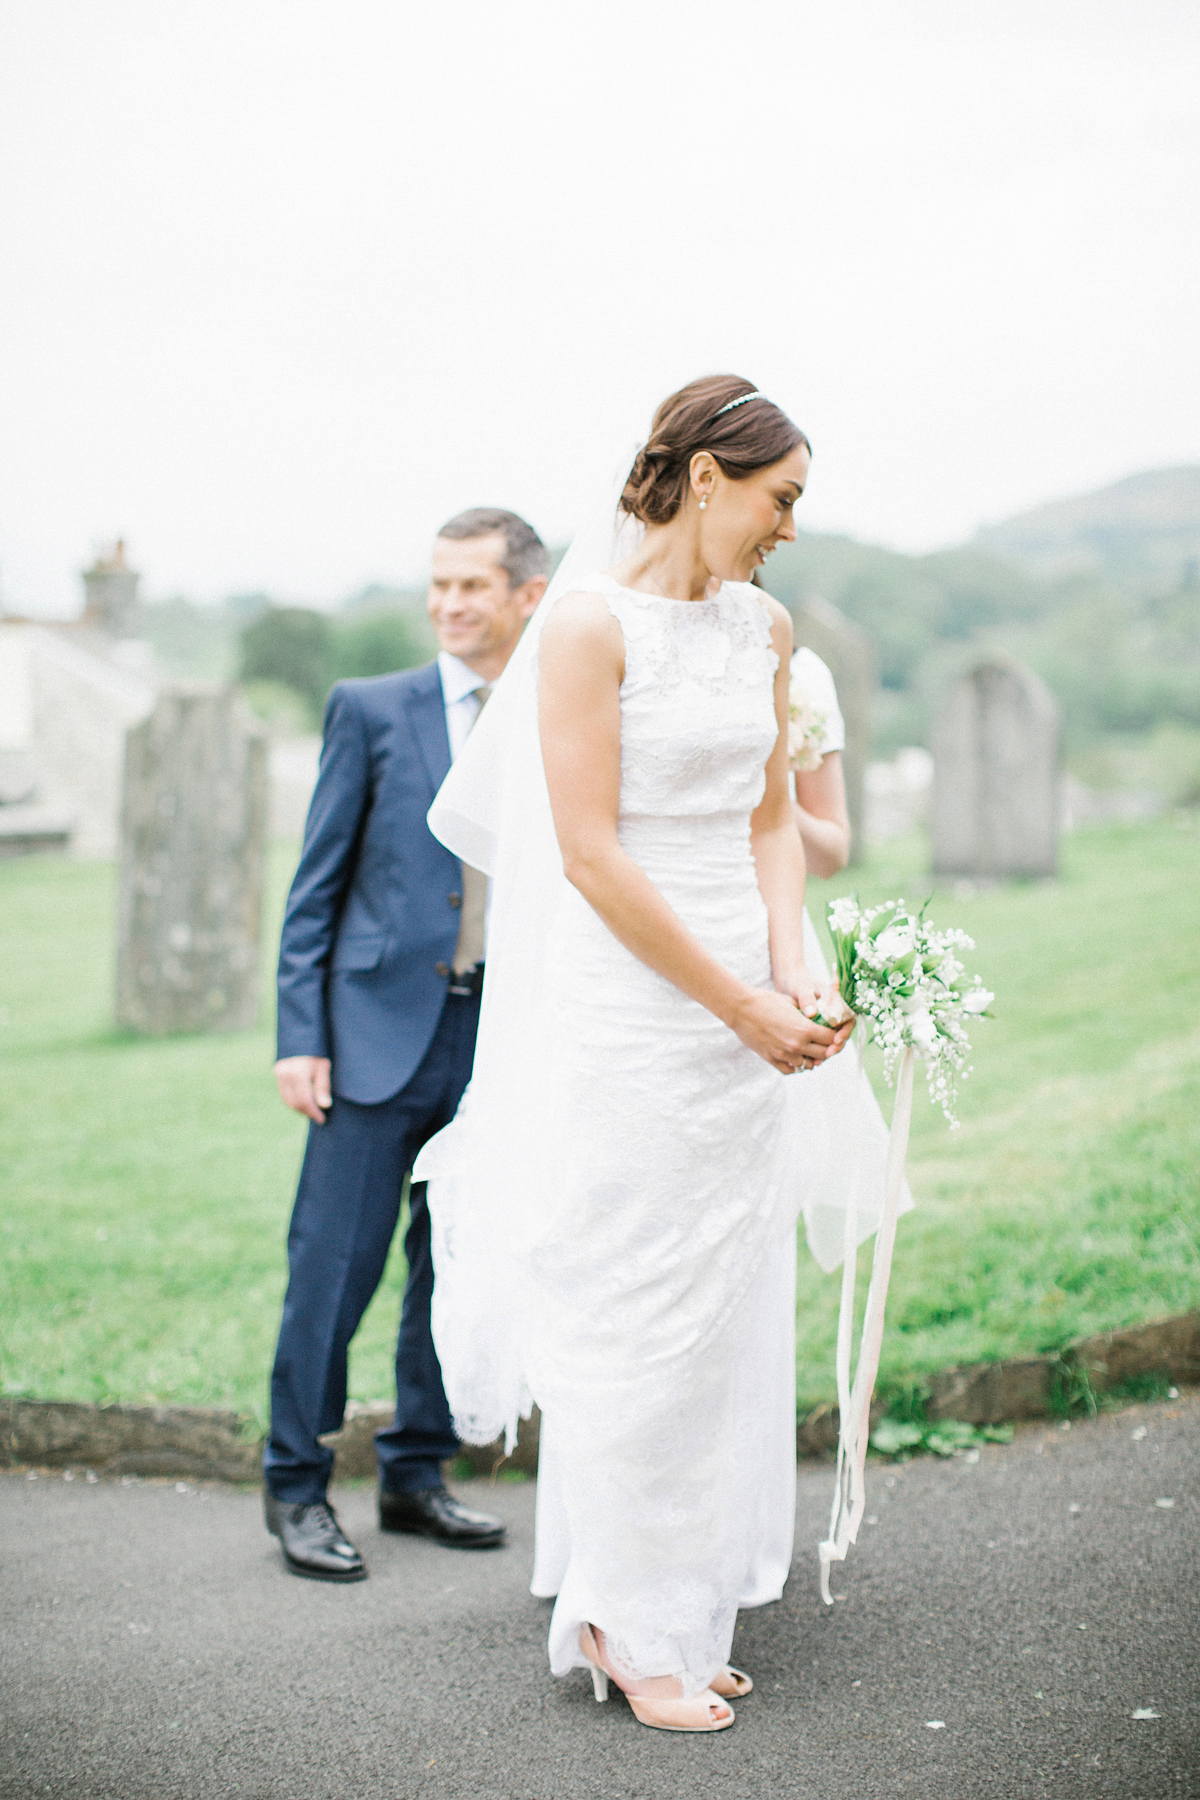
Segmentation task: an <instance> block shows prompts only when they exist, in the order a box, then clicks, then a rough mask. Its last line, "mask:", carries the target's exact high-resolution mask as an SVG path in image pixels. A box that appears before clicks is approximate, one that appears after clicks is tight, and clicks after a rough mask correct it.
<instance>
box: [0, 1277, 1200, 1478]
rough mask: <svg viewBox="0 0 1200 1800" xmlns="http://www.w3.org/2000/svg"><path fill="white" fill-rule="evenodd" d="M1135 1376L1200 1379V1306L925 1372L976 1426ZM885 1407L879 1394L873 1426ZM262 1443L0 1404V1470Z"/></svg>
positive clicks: (149, 1465)
mask: <svg viewBox="0 0 1200 1800" xmlns="http://www.w3.org/2000/svg"><path fill="white" fill-rule="evenodd" d="M1139 1376H1158V1377H1160V1378H1162V1379H1165V1380H1169V1381H1176V1382H1184V1383H1196V1382H1200V1311H1198V1312H1190V1313H1180V1314H1178V1315H1177V1316H1176V1317H1174V1318H1169V1319H1155V1320H1152V1321H1151V1322H1150V1323H1149V1324H1146V1325H1135V1326H1132V1327H1131V1328H1130V1329H1129V1330H1127V1331H1106V1332H1102V1333H1101V1334H1100V1335H1099V1336H1098V1337H1090V1338H1082V1339H1080V1340H1079V1342H1078V1343H1075V1344H1072V1345H1070V1346H1069V1347H1068V1348H1067V1349H1066V1350H1064V1351H1063V1353H1062V1355H1061V1356H1029V1357H1017V1358H1014V1359H1013V1360H1012V1361H1010V1362H993V1363H972V1364H968V1365H965V1366H964V1367H962V1368H954V1369H943V1370H942V1371H941V1372H940V1373H938V1374H936V1375H931V1376H930V1377H929V1378H928V1380H927V1382H926V1384H925V1385H926V1387H927V1390H928V1400H927V1404H926V1410H927V1412H928V1414H929V1416H930V1417H931V1418H934V1419H962V1420H964V1421H965V1422H966V1423H968V1424H972V1425H999V1424H1003V1423H1005V1422H1007V1421H1010V1420H1018V1419H1043V1418H1046V1417H1047V1416H1048V1415H1049V1414H1051V1413H1052V1412H1053V1410H1054V1405H1055V1401H1056V1399H1057V1395H1058V1391H1059V1389H1060V1388H1061V1385H1062V1383H1063V1382H1064V1381H1068V1382H1070V1381H1072V1380H1074V1381H1075V1382H1076V1383H1078V1384H1079V1385H1080V1386H1083V1385H1084V1384H1086V1385H1087V1386H1090V1388H1091V1390H1092V1392H1093V1393H1095V1394H1102V1393H1104V1392H1105V1391H1106V1390H1107V1389H1109V1388H1112V1387H1116V1386H1119V1385H1120V1384H1121V1383H1122V1382H1126V1381H1129V1380H1131V1379H1136V1378H1137V1377H1139ZM882 1412H883V1404H882V1402H880V1401H876V1402H875V1404H874V1406H873V1407H872V1408H871V1422H872V1424H874V1423H875V1421H876V1420H877V1419H878V1418H879V1417H880V1415H881V1414H882ZM391 1419H392V1408H391V1406H390V1405H389V1404H388V1403H387V1402H385V1401H375V1402H373V1403H371V1404H370V1405H360V1404H357V1403H354V1402H352V1403H351V1404H350V1405H349V1406H348V1407H347V1409H346V1422H345V1424H344V1425H343V1427H342V1429H341V1431H338V1432H334V1433H332V1434H331V1435H330V1436H329V1437H327V1438H325V1439H323V1440H322V1441H323V1442H324V1443H326V1444H328V1445H329V1447H330V1448H331V1449H332V1450H333V1452H334V1455H335V1458H336V1461H335V1465H334V1476H335V1479H339V1478H340V1479H342V1480H347V1479H351V1478H354V1477H364V1478H367V1479H370V1478H371V1477H373V1476H374V1474H375V1444H374V1437H375V1433H376V1431H378V1430H379V1429H380V1427H381V1426H384V1425H388V1424H390V1423H391ZM538 1425H539V1420H538V1414H537V1411H536V1409H535V1410H534V1415H533V1417H532V1419H523V1420H522V1421H521V1430H520V1435H519V1437H518V1441H517V1448H516V1450H515V1451H514V1453H513V1455H512V1456H511V1457H510V1458H507V1459H506V1458H505V1455H504V1445H503V1443H502V1442H497V1443H495V1444H489V1445H486V1446H484V1447H482V1448H481V1447H479V1446H477V1445H474V1444H464V1446H463V1449H462V1453H461V1454H462V1457H463V1458H465V1459H466V1461H467V1462H468V1463H469V1465H470V1467H471V1472H472V1473H473V1474H475V1475H485V1476H486V1475H494V1474H496V1473H497V1472H498V1471H499V1470H500V1469H501V1468H504V1469H505V1470H513V1471H519V1472H521V1473H523V1474H527V1475H532V1474H536V1472H537V1454H538ZM837 1433H838V1414H837V1408H836V1407H829V1406H818V1407H816V1408H815V1409H814V1410H813V1411H812V1412H811V1413H809V1415H808V1417H807V1418H805V1419H802V1420H801V1421H800V1423H799V1425H798V1426H797V1429H796V1453H797V1456H799V1457H804V1456H823V1455H825V1454H826V1453H827V1452H828V1451H829V1450H831V1449H833V1448H834V1446H835V1445H836V1444H837ZM261 1456H262V1443H261V1439H259V1437H258V1435H257V1432H256V1430H255V1426H254V1422H253V1421H252V1420H251V1419H249V1418H247V1417H245V1416H244V1415H242V1414H239V1413H235V1412H228V1411H224V1410H221V1409H220V1408H215V1407H202V1406H91V1405H88V1404H86V1403H81V1402H75V1401H70V1400H0V1467H8V1468H13V1467H21V1466H30V1465H32V1466H33V1467H35V1468H51V1469H62V1468H76V1469H92V1470H94V1471H95V1472H96V1473H97V1474H104V1475H159V1476H162V1475H166V1476H175V1477H176V1478H177V1479H190V1480H193V1481H249V1482H257V1481H259V1480H260V1479H261V1470H262V1464H261Z"/></svg>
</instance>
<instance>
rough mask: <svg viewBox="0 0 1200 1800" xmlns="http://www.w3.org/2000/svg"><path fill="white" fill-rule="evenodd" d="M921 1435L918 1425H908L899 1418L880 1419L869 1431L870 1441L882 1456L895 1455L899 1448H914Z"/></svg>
mask: <svg viewBox="0 0 1200 1800" xmlns="http://www.w3.org/2000/svg"><path fill="white" fill-rule="evenodd" d="M921 1437H922V1430H921V1427H920V1426H919V1425H908V1424H905V1423H904V1422H903V1421H902V1420H900V1419H880V1421H879V1423H878V1425H877V1426H876V1427H875V1429H874V1431H873V1432H872V1433H871V1443H872V1445H873V1446H874V1448H875V1449H876V1450H879V1451H881V1452H882V1453H883V1455H884V1456H896V1455H898V1454H899V1452H900V1451H901V1450H914V1449H915V1448H916V1446H917V1445H918V1444H919V1443H920V1442H921Z"/></svg>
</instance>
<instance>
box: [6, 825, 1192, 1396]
mask: <svg viewBox="0 0 1200 1800" xmlns="http://www.w3.org/2000/svg"><path fill="white" fill-rule="evenodd" d="M922 857H923V851H922V847H921V845H920V844H919V843H917V842H915V841H914V842H912V843H905V844H902V845H898V846H889V847H888V849H887V851H886V852H878V853H876V854H875V856H874V857H873V859H872V860H871V862H870V863H869V864H868V865H867V867H866V868H864V869H860V870H859V871H857V872H856V876H855V878H854V880H849V879H844V880H841V881H839V882H837V883H829V884H814V892H813V896H812V901H813V909H814V912H820V911H821V910H822V909H823V906H824V903H825V900H826V898H827V897H828V896H829V895H830V894H831V893H834V892H841V891H843V890H844V889H846V888H849V887H851V886H857V887H858V889H859V891H860V893H861V894H862V895H863V897H864V898H866V899H873V898H885V897H888V896H892V895H895V894H897V893H899V892H903V893H905V894H906V896H907V897H908V898H909V899H910V900H913V899H923V898H924V896H925V894H926V893H927V892H928V889H929V883H928V881H927V880H925V879H923V878H922V876H921V874H920V869H921V866H922ZM291 860H292V853H291V852H289V851H288V850H287V849H286V848H284V847H278V848H277V849H276V851H275V852H274V853H273V858H272V869H271V883H270V890H269V903H268V909H267V921H266V931H265V945H266V956H265V980H264V995H265V997H266V998H265V1000H264V1006H263V1014H264V1023H263V1025H262V1027H261V1028H260V1029H259V1030H257V1031H254V1032H249V1033H243V1034H239V1035H236V1036H228V1037H185V1038H176V1039H170V1040H166V1041H153V1042H148V1041H145V1040H138V1039H135V1038H131V1037H129V1036H127V1035H124V1034H121V1033H118V1032H116V1031H115V1030H114V1029H113V1027H112V1024H111V1017H112V1009H111V992H112V962H113V956H112V945H113V911H114V900H115V873H114V871H113V869H112V868H111V867H110V866H107V865H102V864H76V863H69V862H65V861H60V860H56V859H51V858H27V859H18V860H14V861H11V862H6V863H0V943H2V944H3V955H2V958H0V970H2V973H0V984H2V991H0V1061H2V1064H3V1087H2V1089H0V1179H2V1181H3V1195H4V1199H3V1208H2V1215H3V1216H2V1219H0V1382H2V1384H3V1390H4V1392H5V1393H8V1394H22V1395H29V1396H35V1397H39V1398H50V1399H80V1400H118V1399H119V1400H133V1401H158V1402H166V1401H173V1402H183V1403H192V1404H209V1405H228V1406H234V1407H237V1408H239V1409H241V1410H244V1411H246V1412H250V1413H254V1414H257V1416H258V1417H259V1418H260V1419H261V1418H262V1417H263V1415H264V1406H265V1397H266V1379H267V1371H268V1368H269V1364H270V1357H271V1352H272V1348H273V1343H274V1334H275V1329H276V1325H277V1322H278V1314H279V1305H280V1301H281V1298H282V1291H283V1281H284V1238H285V1234H286V1230H287V1219H288V1213H289V1209H290V1206H291V1200H292V1194H293V1190H294V1187H295V1179H296V1172H297V1169H298V1166H299V1161H300V1156H301V1152H302V1149H303V1138H304V1129H305V1128H304V1124H303V1121H301V1120H299V1119H297V1118H296V1117H295V1116H294V1115H292V1114H290V1113H288V1112H287V1111H286V1110H285V1109H284V1108H283V1107H282V1106H281V1104H280V1103H279V1101H278V1100H277V1098H276V1096H275V1091H274V1083H273V1082H272V1080H271V1073H270V1070H271V1061H272V1043H271V1031H270V1025H269V1015H270V1011H271V1007H270V980H269V973H270V965H271V963H272V961H273V954H274V943H275V938H276V934H277V930H278V920H279V914H280V911H281V908H282V903H283V896H284V893H285V890H286V886H287V882H288V879H289V875H290V868H291ZM931 910H932V915H933V917H934V920H935V922H936V923H938V924H939V925H948V924H961V925H963V926H964V927H965V928H966V929H967V930H969V931H970V932H971V933H972V934H973V935H974V936H975V937H976V939H977V941H978V944H979V949H978V952H977V954H976V956H975V958H974V959H973V967H977V968H978V971H979V973H980V974H981V975H982V976H983V978H984V980H985V981H986V982H987V984H988V986H989V987H992V988H994V989H995V990H996V994H997V1000H996V1011H997V1013H998V1014H999V1016H998V1018H997V1019H996V1021H995V1022H994V1023H988V1024H986V1025H984V1026H981V1027H980V1028H979V1030H978V1032H977V1034H976V1035H977V1046H978V1047H977V1053H976V1055H975V1058H974V1061H975V1074H974V1075H973V1076H972V1077H971V1080H970V1081H969V1082H968V1083H967V1084H966V1085H965V1087H964V1089H963V1093H962V1098H961V1105H960V1113H961V1117H962V1120H963V1124H962V1129H961V1130H960V1131H958V1132H956V1133H954V1134H950V1133H949V1132H948V1131H947V1129H946V1127H945V1125H944V1122H943V1121H942V1117H941V1114H940V1112H937V1111H935V1110H934V1109H933V1108H932V1107H931V1106H930V1105H929V1104H928V1102H927V1100H926V1099H925V1098H924V1095H923V1090H922V1089H920V1088H919V1089H918V1098H917V1106H916V1113H915V1118H914V1130H913V1138H912V1150H911V1154H910V1159H909V1176H910V1180H911V1182H912V1186H913V1189H914V1192H915V1193H916V1196H917V1199H918V1202H919V1209H918V1211H917V1212H916V1213H914V1214H911V1215H909V1217H908V1218H906V1219H905V1220H903V1221H902V1223H901V1227H900V1233H899V1238H898V1244H897V1254H896V1266H895V1274H894V1277H893V1288H892V1297H891V1301H890V1305H889V1322H888V1330H887V1334H886V1337H885V1342H884V1358H883V1366H882V1377H883V1380H884V1381H885V1382H886V1383H887V1384H888V1385H889V1386H899V1385H900V1384H902V1383H903V1382H904V1381H905V1380H907V1379H909V1378H913V1377H917V1378H919V1376H920V1375H921V1374H922V1373H923V1372H927V1371H929V1370H931V1369H934V1368H938V1367H941V1366H943V1365H944V1364H946V1363H949V1362H955V1361H971V1360H974V1359H976V1358H982V1357H994V1356H1003V1355H1012V1354H1016V1353H1022V1352H1029V1351H1036V1350H1052V1349H1055V1348H1057V1347H1059V1346H1060V1345H1062V1344H1063V1343H1065V1342H1066V1341H1068V1340H1069V1339H1070V1338H1072V1337H1074V1336H1077V1335H1079V1334H1081V1333H1084V1332H1088V1331H1092V1330H1099V1329H1102V1328H1105V1327H1109V1326H1120V1325H1126V1324H1129V1323H1131V1322H1134V1321H1136V1320H1138V1319H1141V1318H1146V1317H1151V1316H1154V1315H1156V1314H1159V1313H1164V1312H1174V1311H1179V1310H1182V1309H1184V1308H1186V1307H1189V1306H1195V1305H1196V1304H1198V1303H1200V1229H1198V1228H1200V1175H1198V1173H1197V1171H1198V1170H1200V831H1197V829H1196V828H1195V825H1194V823H1192V822H1189V821H1187V820H1185V822H1184V823H1177V822H1176V821H1174V820H1164V821H1160V822H1156V823H1153V824H1149V825H1145V826H1139V827H1136V828H1119V829H1111V830H1096V831H1090V832H1086V833H1083V832H1081V833H1079V834H1078V835H1076V836H1074V837H1072V838H1070V839H1068V840H1067V842H1066V844H1065V846H1064V857H1063V873H1062V877H1061V879H1060V880H1059V881H1057V882H1055V883H1051V884H1019V885H1015V886H1011V887H1007V888H1003V889H998V890H996V891H994V892H991V893H985V894H979V895H975V896H970V897H962V896H958V895H952V894H938V895H937V896H936V897H935V900H934V903H933V907H932V909H931ZM884 1104H885V1110H886V1108H887V1107H888V1105H889V1104H890V1096H888V1095H886V1094H885V1095H884ZM863 1260H864V1262H865V1261H866V1260H867V1259H866V1258H865V1257H864V1259H863ZM403 1273H404V1269H403V1261H402V1258H401V1257H400V1256H399V1254H398V1252H394V1253H393V1257H392V1260H391V1263H390V1265H389V1269H388V1273H387V1276H386V1279H385V1282H384V1284H383V1286H382V1287H381V1289H380V1292H379V1294H378V1295H377V1296H376V1299H375V1302H374V1304H373V1305H372V1307H371V1310H370V1312H369V1313H368V1315H367V1318H366V1320H365V1321H364V1324H363V1327H362V1330H361V1331H360V1333H359V1336H358V1338H357V1340H356V1342H355V1345H354V1349H353V1355H352V1363H351V1393H352V1394H353V1395H354V1396H355V1397H356V1398H359V1399H374V1398H379V1397H381V1396H384V1395H386V1394H387V1393H388V1392H389V1391H390V1387H391V1356H392V1344H393V1338H394V1332H395V1326H396V1319H397V1316H398V1310H399V1303H400V1291H401V1286H402V1281H403ZM837 1298H838V1279H837V1277H836V1276H832V1277H830V1276H822V1275H821V1274H820V1273H819V1272H818V1271H817V1270H816V1269H815V1267H814V1266H813V1265H812V1263H811V1261H810V1260H809V1259H808V1258H807V1255H806V1254H804V1253H802V1255H801V1271H800V1303H799V1325H800V1359H799V1367H800V1390H801V1398H802V1401H804V1402H805V1403H811V1402H813V1401H816V1400H820V1399H826V1398H828V1397H829V1396H830V1393H831V1389H832V1371H833V1335H834V1323H835V1318H836V1310H837Z"/></svg>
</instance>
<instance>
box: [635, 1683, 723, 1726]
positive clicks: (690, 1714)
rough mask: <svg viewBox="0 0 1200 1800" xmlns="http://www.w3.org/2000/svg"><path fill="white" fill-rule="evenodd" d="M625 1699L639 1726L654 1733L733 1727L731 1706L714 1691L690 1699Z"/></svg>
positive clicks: (637, 1696) (708, 1690) (707, 1689)
mask: <svg viewBox="0 0 1200 1800" xmlns="http://www.w3.org/2000/svg"><path fill="white" fill-rule="evenodd" d="M625 1698H626V1699H627V1700H628V1702H629V1704H630V1707H631V1708H632V1709H633V1716H634V1718H635V1719H636V1720H637V1722H638V1724H639V1725H650V1726H652V1727H653V1729H654V1730H655V1731H727V1730H728V1729H729V1727H730V1726H731V1725H732V1724H733V1708H732V1706H730V1705H729V1702H728V1701H727V1700H722V1698H721V1696H720V1695H719V1694H714V1693H713V1691H712V1689H711V1688H705V1690H704V1692H703V1693H702V1694H695V1695H693V1697H692V1698H691V1699H690V1700H645V1699H643V1698H642V1697H641V1695H640V1694H626V1696H625ZM714 1714H715V1715H716V1716H715V1717H714Z"/></svg>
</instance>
